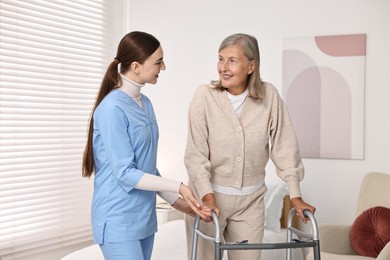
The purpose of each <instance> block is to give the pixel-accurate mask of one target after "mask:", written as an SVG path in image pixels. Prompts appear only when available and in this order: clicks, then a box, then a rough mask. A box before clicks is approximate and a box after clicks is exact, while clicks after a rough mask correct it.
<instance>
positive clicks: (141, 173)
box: [82, 31, 210, 260]
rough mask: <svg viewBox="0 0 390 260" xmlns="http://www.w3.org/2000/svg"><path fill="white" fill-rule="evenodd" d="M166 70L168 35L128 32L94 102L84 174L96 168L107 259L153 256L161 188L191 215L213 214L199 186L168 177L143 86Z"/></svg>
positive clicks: (100, 238) (98, 225)
mask: <svg viewBox="0 0 390 260" xmlns="http://www.w3.org/2000/svg"><path fill="white" fill-rule="evenodd" d="M118 65H120V66H119V70H118ZM161 70H165V64H164V60H163V49H162V48H161V46H160V42H159V41H158V40H157V39H156V38H155V37H154V36H152V35H150V34H148V33H145V32H139V31H134V32H130V33H128V34H127V35H125V36H124V37H123V39H122V40H121V41H120V43H119V46H118V49H117V54H116V57H115V58H114V60H113V61H112V62H111V64H110V65H109V67H108V69H107V72H106V74H105V76H104V78H103V80H102V83H101V86H100V90H99V93H98V96H97V99H96V102H95V105H94V108H93V110H92V113H93V114H92V117H91V120H90V125H89V132H88V140H87V145H86V148H85V151H84V156H83V166H82V171H83V176H84V177H91V176H92V174H93V173H94V193H93V200H92V214H91V215H92V216H91V218H92V231H93V240H94V243H96V244H99V245H100V248H101V250H102V252H103V255H104V257H105V259H109V260H122V259H126V260H131V259H134V260H149V259H150V258H151V254H152V248H153V241H154V234H155V233H156V231H157V218H156V193H157V194H158V195H159V196H160V197H162V198H163V199H164V200H166V201H167V202H168V203H170V204H171V205H173V207H175V208H176V209H178V210H180V211H182V212H184V213H187V214H189V215H191V216H195V214H198V215H200V216H201V217H202V218H203V219H206V218H208V217H209V216H210V210H208V209H207V208H205V207H201V206H200V204H199V203H198V201H197V200H196V199H195V197H194V195H193V193H192V191H191V189H189V188H188V187H187V186H186V185H184V184H182V183H181V182H178V181H174V180H170V179H166V178H163V177H161V175H160V173H159V171H158V169H157V167H156V161H157V143H158V136H159V133H158V126H157V121H156V117H155V114H154V111H153V106H152V103H151V102H150V100H149V99H148V98H147V97H146V96H145V95H143V94H142V93H141V89H142V88H143V87H144V85H145V84H146V83H149V84H156V83H157V79H158V76H159V73H160V71H161ZM178 194H180V195H181V197H179V196H178Z"/></svg>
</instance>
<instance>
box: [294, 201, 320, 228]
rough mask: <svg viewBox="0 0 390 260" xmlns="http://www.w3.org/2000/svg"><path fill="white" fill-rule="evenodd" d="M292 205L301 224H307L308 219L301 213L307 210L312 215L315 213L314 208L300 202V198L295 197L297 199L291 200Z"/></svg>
mask: <svg viewBox="0 0 390 260" xmlns="http://www.w3.org/2000/svg"><path fill="white" fill-rule="evenodd" d="M291 202H292V204H293V205H294V208H295V212H296V215H297V216H298V217H299V218H300V219H301V220H302V221H303V223H305V224H306V223H307V221H308V220H309V218H308V217H306V216H305V215H304V214H303V212H304V211H305V210H306V209H308V210H310V211H311V213H313V214H314V212H315V211H316V208H315V207H313V206H312V205H310V204H307V203H306V202H304V201H303V200H302V198H300V197H297V198H293V199H292V200H291Z"/></svg>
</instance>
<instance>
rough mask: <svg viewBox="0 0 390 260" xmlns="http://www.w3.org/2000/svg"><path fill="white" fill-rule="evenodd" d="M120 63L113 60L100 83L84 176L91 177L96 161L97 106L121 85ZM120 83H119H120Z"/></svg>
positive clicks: (90, 121)
mask: <svg viewBox="0 0 390 260" xmlns="http://www.w3.org/2000/svg"><path fill="white" fill-rule="evenodd" d="M118 64H119V60H118V59H117V58H115V59H114V61H113V62H111V64H110V65H109V66H108V69H107V71H106V74H105V75H104V78H103V80H102V83H101V85H100V90H99V93H98V95H97V98H96V101H95V105H94V106H93V109H92V112H91V115H90V118H89V128H88V137H87V144H86V146H85V149H84V154H83V166H82V176H83V177H88V178H90V177H91V175H92V173H93V171H94V168H95V167H94V161H93V147H92V142H93V113H94V112H95V109H96V108H97V106H98V105H99V104H100V102H102V100H103V99H104V97H105V96H107V94H108V93H110V92H111V90H113V89H115V87H116V86H117V85H120V77H119V73H118ZM118 83H119V84H118Z"/></svg>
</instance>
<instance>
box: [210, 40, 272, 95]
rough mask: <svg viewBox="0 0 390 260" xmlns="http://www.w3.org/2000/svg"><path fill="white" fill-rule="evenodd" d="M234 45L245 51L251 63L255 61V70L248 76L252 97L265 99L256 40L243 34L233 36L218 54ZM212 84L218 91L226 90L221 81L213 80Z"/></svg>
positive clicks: (223, 44)
mask: <svg viewBox="0 0 390 260" xmlns="http://www.w3.org/2000/svg"><path fill="white" fill-rule="evenodd" d="M232 45H237V46H239V47H240V48H241V50H242V51H243V53H244V55H245V56H246V57H247V59H248V60H249V61H254V63H255V70H254V71H253V73H251V74H250V75H249V76H248V77H249V80H248V83H247V86H246V87H247V88H248V89H249V96H250V97H252V98H256V99H263V97H264V94H265V93H264V92H265V91H264V86H263V81H262V80H261V77H260V51H259V45H258V43H257V40H256V38H255V37H253V36H251V35H248V34H243V33H236V34H232V35H230V36H228V37H226V38H225V39H224V40H223V41H222V43H221V45H220V46H219V49H218V52H220V51H222V50H223V49H225V48H227V47H229V46H232ZM211 84H212V85H213V86H215V88H217V89H220V90H225V89H226V88H225V87H223V86H222V83H221V81H220V80H212V81H211Z"/></svg>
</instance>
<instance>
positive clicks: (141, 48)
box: [82, 31, 160, 177]
mask: <svg viewBox="0 0 390 260" xmlns="http://www.w3.org/2000/svg"><path fill="white" fill-rule="evenodd" d="M158 47H160V42H159V41H158V40H157V39H156V38H155V37H154V36H153V35H150V34H148V33H145V32H139V31H134V32H130V33H128V34H126V35H125V36H124V37H123V38H122V40H121V41H120V43H119V45H118V49H117V53H116V57H115V58H114V60H113V61H112V62H111V63H110V65H109V66H108V68H107V71H106V74H105V75H104V77H103V80H102V83H101V85H100V89H99V93H98V95H97V98H96V101H95V104H94V106H93V109H92V112H91V116H90V120H89V128H88V138H87V144H86V146H85V149H84V154H83V165H82V176H83V177H91V175H92V173H93V172H94V169H95V165H94V159H93V147H92V143H93V113H94V112H95V110H96V108H97V107H98V106H99V104H100V102H102V100H103V99H104V98H105V96H107V94H108V93H110V92H111V91H112V90H113V89H116V88H118V87H120V86H121V84H122V82H121V79H120V76H119V71H118V65H119V64H120V73H122V74H124V73H126V72H127V71H128V70H129V69H130V67H131V64H132V63H133V62H135V61H136V62H138V63H140V64H143V63H144V62H145V60H146V59H147V58H148V57H149V56H150V55H152V54H153V53H154V52H155V51H156V50H157V49H158Z"/></svg>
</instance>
